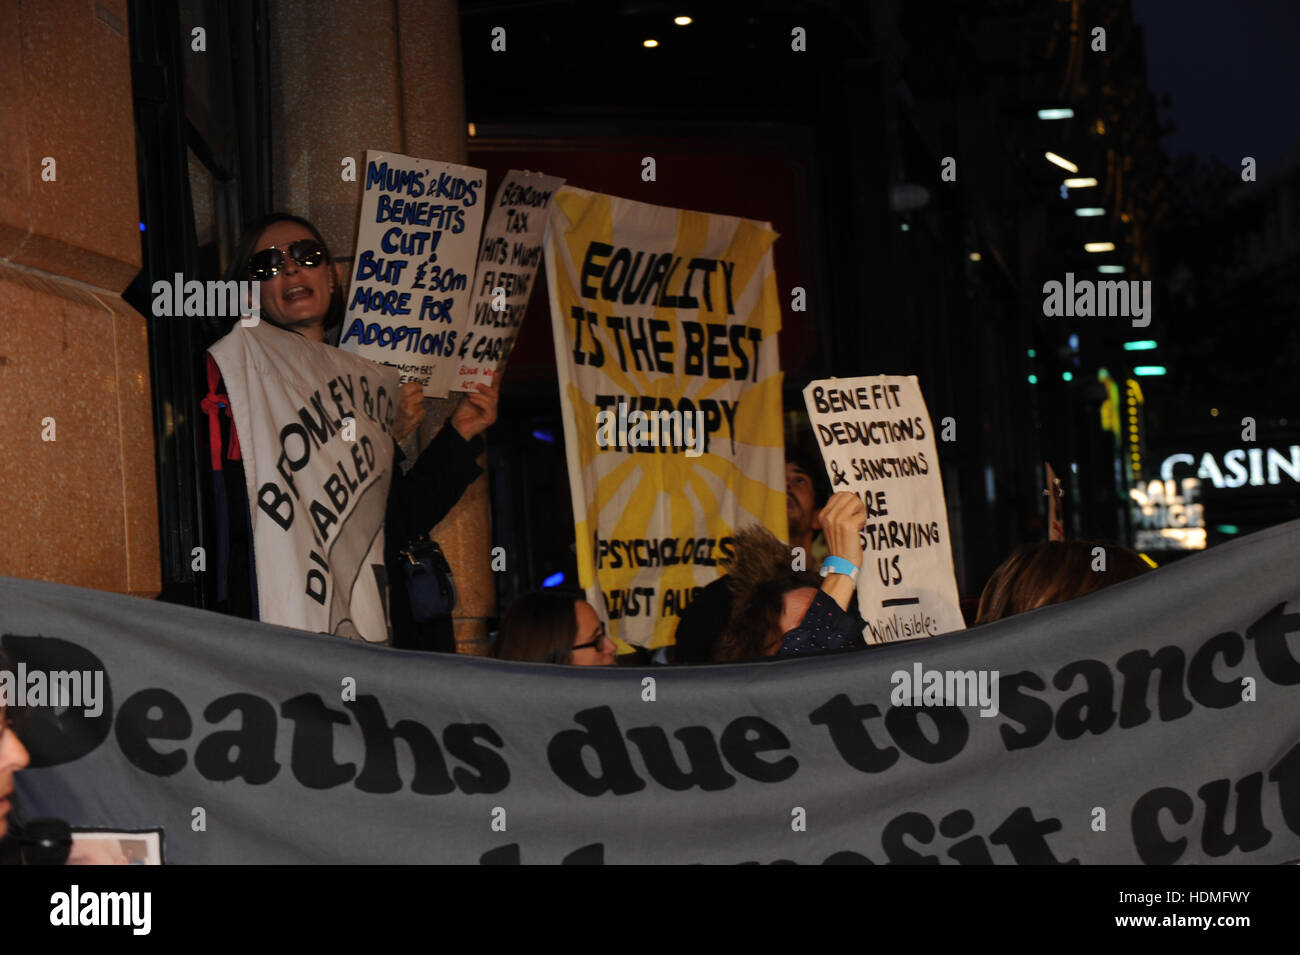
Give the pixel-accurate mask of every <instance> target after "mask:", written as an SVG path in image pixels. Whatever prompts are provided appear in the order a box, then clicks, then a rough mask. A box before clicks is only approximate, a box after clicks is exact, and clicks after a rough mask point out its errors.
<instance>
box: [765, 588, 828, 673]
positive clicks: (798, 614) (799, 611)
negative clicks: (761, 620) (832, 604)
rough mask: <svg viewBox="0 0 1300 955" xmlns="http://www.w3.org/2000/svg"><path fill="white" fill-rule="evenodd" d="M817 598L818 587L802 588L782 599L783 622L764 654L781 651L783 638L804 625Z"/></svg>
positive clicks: (778, 625)
mask: <svg viewBox="0 0 1300 955" xmlns="http://www.w3.org/2000/svg"><path fill="white" fill-rule="evenodd" d="M816 596H817V588H816V587H800V588H798V589H797V590H791V591H789V592H787V593H786V595H785V596H784V597H782V598H781V621H780V623H778V624H777V630H776V633H775V634H773V635H772V637H771V638H770V639H769V640H768V643H767V646H766V647H765V648H764V652H765V653H766V654H767V655H768V656H772V655H773V654H775V653H776V652H777V651H778V650H780V649H781V638H782V637H784V636H785V635H786V634H787V633H789V632H790V631H791V630H793V629H794V628H795V627H797V626H799V624H801V623H803V617H804V614H806V613H807V612H808V608H809V607H810V606H811V605H812V602H813V598H814V597H816Z"/></svg>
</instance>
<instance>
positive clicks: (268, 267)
mask: <svg viewBox="0 0 1300 955" xmlns="http://www.w3.org/2000/svg"><path fill="white" fill-rule="evenodd" d="M288 252H289V257H290V258H292V259H293V260H294V261H295V262H297V263H298V264H299V265H301V266H302V267H303V268H304V269H314V268H316V266H318V265H320V264H321V263H322V262H324V261H325V247H324V246H323V245H321V244H320V243H319V242H317V241H316V240H315V239H299V240H298V241H297V242H293V243H291V244H290V245H289V249H288ZM282 268H284V252H283V251H281V250H280V249H278V248H276V247H275V246H271V247H270V248H269V249H263V250H262V251H261V252H254V253H253V255H252V257H250V258H249V260H248V275H249V277H250V278H253V279H256V280H257V281H258V282H265V281H267V280H269V279H270V278H272V277H273V276H275V275H277V274H278V273H279V271H280V270H281V269H282Z"/></svg>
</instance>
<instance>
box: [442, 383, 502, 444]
mask: <svg viewBox="0 0 1300 955" xmlns="http://www.w3.org/2000/svg"><path fill="white" fill-rule="evenodd" d="M475 387H476V388H478V393H477V394H475V393H474V392H468V393H466V395H465V397H464V398H462V399H460V404H458V405H456V410H455V411H453V412H452V413H451V426H452V427H453V428H455V429H456V431H457V432H459V434H460V436H461V437H462V438H464V439H465V440H466V441H472V440H473V439H474V438H475V437H477V436H478V435H480V434H482V433H483V432H484V431H486V430H487V429H488V428H490V427H492V425H493V424H495V423H496V420H497V402H498V401H500V399H501V379H500V378H493V379H492V385H491V387H489V386H488V385H485V384H482V383H481V382H480V383H479V384H478V385H476V386H475Z"/></svg>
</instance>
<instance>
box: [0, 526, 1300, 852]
mask: <svg viewBox="0 0 1300 955" xmlns="http://www.w3.org/2000/svg"><path fill="white" fill-rule="evenodd" d="M1297 568H1300V522H1295V523H1291V524H1288V525H1284V526H1281V527H1277V528H1274V529H1272V530H1269V531H1266V532H1263V533H1260V534H1257V535H1254V536H1252V537H1249V538H1246V539H1243V540H1240V541H1238V542H1235V543H1232V544H1227V545H1225V546H1222V547H1219V548H1216V549H1215V550H1213V551H1210V552H1207V553H1205V554H1203V555H1198V556H1196V557H1192V558H1190V559H1187V560H1185V561H1182V562H1180V563H1178V564H1176V565H1173V566H1171V567H1168V568H1164V569H1161V570H1159V571H1156V572H1154V573H1151V574H1148V575H1146V576H1145V577H1143V578H1139V579H1137V580H1133V581H1130V582H1127V583H1122V584H1119V585H1116V586H1114V587H1111V588H1109V589H1107V590H1104V591H1102V592H1100V593H1097V594H1094V595H1092V596H1089V597H1085V598H1082V599H1080V600H1077V601H1074V602H1072V603H1069V604H1063V605H1059V606H1054V607H1047V608H1044V609H1042V610H1038V611H1035V612H1032V613H1028V614H1023V615H1021V616H1018V617H1013V618H1010V619H1008V620H1005V621H1002V622H1000V623H997V624H994V625H991V626H985V627H980V628H977V629H974V630H968V631H964V632H960V633H955V634H951V635H947V636H940V637H934V638H931V639H927V640H921V641H917V642H913V643H901V644H889V645H885V646H881V647H873V648H870V649H866V650H863V651H861V652H857V653H845V654H838V655H834V656H829V657H822V658H819V659H806V660H792V661H785V662H770V663H761V664H741V665H734V666H712V667H698V668H681V669H669V668H653V669H631V668H622V667H618V668H609V669H603V670H602V669H594V668H593V669H587V668H564V667H551V666H542V665H530V664H517V663H506V662H500V661H495V660H482V659H473V658H466V657H449V656H438V655H421V654H416V653H408V652H403V651H398V650H392V649H389V648H386V647H375V646H365V645H360V644H357V643H353V642H350V641H345V640H341V639H337V638H333V637H328V636H323V635H312V634H307V633H300V632H296V631H292V630H287V629H282V628H278V627H271V626H265V625H260V624H255V623H249V622H246V621H240V620H235V619H230V618H226V617H221V616H218V615H215V614H210V613H205V612H202V611H196V610H190V609H186V608H181V607H175V606H170V605H166V604H160V603H153V602H149V601H144V600H138V599H134V598H129V597H120V596H116V595H110V594H103V593H99V592H95V591H89V590H81V589H77V588H71V587H64V586H57V585H52V584H44V583H36V582H32V581H26V580H15V579H9V578H0V634H2V635H3V636H2V637H0V639H2V640H3V645H4V648H5V650H6V651H7V652H8V655H9V656H10V659H11V661H12V662H13V664H14V665H13V670H14V671H15V675H11V678H10V680H9V682H8V684H5V685H6V686H7V687H8V688H9V689H10V690H13V689H14V686H15V676H16V675H22V676H23V680H24V681H25V682H24V684H23V690H24V692H27V693H28V694H29V696H28V699H27V702H28V703H32V702H33V698H32V695H33V694H34V693H35V692H36V689H37V682H38V681H37V678H36V675H37V674H40V675H42V676H41V680H40V681H39V682H40V683H41V685H42V686H43V687H44V688H45V691H46V692H53V690H54V689H55V688H57V689H58V690H59V691H60V692H63V693H65V694H66V693H68V692H72V691H73V690H76V689H77V687H76V686H75V685H74V684H73V683H72V681H71V680H70V679H69V677H68V676H67V675H68V674H70V673H71V672H72V671H81V672H82V673H83V675H84V674H85V673H86V672H87V671H89V672H90V673H92V674H93V673H94V672H102V674H103V683H102V691H103V692H102V694H101V697H102V698H101V699H100V700H98V701H97V702H96V701H92V700H87V699H83V700H80V701H76V700H71V701H70V700H68V699H64V700H61V701H58V702H60V703H61V705H60V706H59V707H57V708H52V707H49V706H45V707H37V708H35V709H34V710H32V711H30V712H29V715H28V717H27V719H26V720H25V722H24V723H22V724H20V729H19V731H20V733H21V734H22V736H23V738H24V740H25V741H26V742H27V744H28V746H29V748H30V749H31V751H32V756H33V766H34V767H39V768H32V769H29V770H27V771H25V772H22V773H20V774H19V777H18V780H19V783H18V788H19V797H20V801H19V805H20V807H21V808H22V809H23V810H24V811H25V815H27V816H28V817H32V816H38V815H56V816H61V817H63V818H65V819H67V820H68V821H69V822H71V823H72V824H73V825H74V826H84V827H96V828H105V829H115V830H135V829H154V828H160V829H162V830H163V832H164V836H165V839H164V845H165V853H166V858H167V861H169V862H344V863H348V862H457V863H479V862H506V863H514V862H523V863H556V862H562V861H568V862H604V863H631V862H708V863H732V862H764V863H769V862H776V861H778V860H792V861H796V862H801V863H821V862H872V863H876V864H880V863H886V862H943V863H961V864H980V863H989V862H993V863H1044V862H1047V863H1050V862H1075V861H1077V862H1081V863H1098V862H1120V863H1141V862H1146V863H1174V862H1177V863H1189V862H1260V863H1278V862H1285V861H1290V860H1294V859H1297V858H1300V692H1297V688H1298V687H1300V574H1298V573H1297ZM19 671H21V674H19ZM59 671H63V673H64V677H63V678H62V679H60V678H59V677H58V676H57V674H58V673H59ZM82 682H83V683H84V685H83V686H81V687H80V689H81V690H82V691H83V692H84V693H86V694H87V695H94V694H93V686H94V680H93V679H85V680H84V681H82ZM35 702H40V701H39V700H35ZM76 702H80V703H82V704H87V705H83V706H82V707H80V708H78V707H76V706H72V705H70V703H76Z"/></svg>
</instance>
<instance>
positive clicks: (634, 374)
mask: <svg viewBox="0 0 1300 955" xmlns="http://www.w3.org/2000/svg"><path fill="white" fill-rule="evenodd" d="M776 238H777V234H776V233H775V232H774V231H772V228H771V226H770V225H769V224H767V223H765V222H755V221H753V220H750V219H739V218H736V217H734V216H723V215H709V214H706V213H703V212H690V211H687V210H685V209H671V208H667V207H664V206H651V205H647V204H646V203H644V202H633V201H632V200H630V199H619V198H617V197H614V196H607V195H601V194H600V193H595V192H588V191H586V190H583V189H574V188H572V187H569V186H565V187H564V188H562V189H560V191H559V192H558V193H556V195H555V198H554V200H553V201H552V203H551V216H550V230H549V232H548V233H547V242H546V280H547V284H548V286H549V289H550V296H551V329H552V332H553V336H554V341H555V358H556V365H557V371H558V373H559V385H560V404H561V407H562V408H563V412H564V437H565V442H566V444H565V453H566V455H567V457H568V465H569V486H570V489H571V491H572V495H573V519H574V524H575V532H576V540H577V558H578V577H579V580H580V581H581V583H582V585H583V587H585V588H586V589H587V593H588V595H589V596H588V599H589V600H590V601H591V603H592V605H593V606H595V607H596V608H597V610H600V609H601V608H603V609H604V613H605V614H606V615H607V619H608V620H609V624H610V626H609V632H610V636H611V637H613V638H614V639H615V640H621V641H623V642H624V643H626V644H634V645H637V646H642V647H649V648H650V649H656V648H658V647H661V646H667V645H669V644H671V643H672V641H673V636H674V634H675V633H676V631H677V621H678V617H679V615H680V614H681V611H682V609H683V608H684V607H686V606H687V605H688V604H689V603H690V602H691V600H693V599H694V597H695V595H696V594H697V593H698V591H699V589H700V588H702V587H703V586H705V585H706V584H708V583H710V582H711V581H713V580H715V579H717V577H718V575H719V573H720V567H719V564H720V562H721V561H723V560H725V559H727V558H728V557H730V555H731V546H732V543H733V535H734V533H735V532H736V531H737V530H739V529H740V528H742V527H746V526H748V525H750V524H762V525H763V526H764V527H766V528H767V529H768V530H770V531H772V533H774V534H776V535H777V536H778V537H780V538H782V539H785V537H786V533H787V528H786V510H785V501H786V497H785V435H784V432H783V429H782V424H781V370H780V367H779V357H778V354H777V333H778V332H779V331H780V329H781V309H780V307H779V305H778V304H777V298H776V273H775V271H774V270H773V267H772V245H773V243H774V242H775V241H776Z"/></svg>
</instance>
